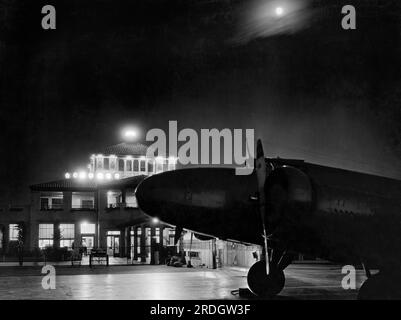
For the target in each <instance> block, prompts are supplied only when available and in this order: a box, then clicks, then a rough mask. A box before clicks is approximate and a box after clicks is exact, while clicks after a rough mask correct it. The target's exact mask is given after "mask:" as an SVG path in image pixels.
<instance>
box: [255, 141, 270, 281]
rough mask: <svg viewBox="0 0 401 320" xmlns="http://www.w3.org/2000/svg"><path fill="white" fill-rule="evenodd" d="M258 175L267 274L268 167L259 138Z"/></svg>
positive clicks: (257, 149)
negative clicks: (265, 188)
mask: <svg viewBox="0 0 401 320" xmlns="http://www.w3.org/2000/svg"><path fill="white" fill-rule="evenodd" d="M255 170H256V177H257V181H258V199H259V212H260V216H261V219H262V229H263V240H264V244H265V257H266V274H267V275H268V274H269V273H270V267H269V261H270V259H269V250H268V249H267V226H266V219H265V210H266V199H265V192H264V187H265V181H266V175H267V168H266V162H265V155H264V152H263V146H262V141H261V140H260V139H258V142H257V144H256V160H255Z"/></svg>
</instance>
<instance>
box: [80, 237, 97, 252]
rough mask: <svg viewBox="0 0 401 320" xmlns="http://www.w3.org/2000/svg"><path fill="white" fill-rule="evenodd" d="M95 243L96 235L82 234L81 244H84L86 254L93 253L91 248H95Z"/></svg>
mask: <svg viewBox="0 0 401 320" xmlns="http://www.w3.org/2000/svg"><path fill="white" fill-rule="evenodd" d="M94 244H95V237H94V236H88V235H83V236H81V246H82V249H83V254H84V255H87V254H90V253H91V250H92V249H93V246H94Z"/></svg>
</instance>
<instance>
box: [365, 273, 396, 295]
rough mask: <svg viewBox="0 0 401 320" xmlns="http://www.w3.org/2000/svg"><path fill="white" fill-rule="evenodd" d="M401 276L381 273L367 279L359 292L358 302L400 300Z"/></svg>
mask: <svg viewBox="0 0 401 320" xmlns="http://www.w3.org/2000/svg"><path fill="white" fill-rule="evenodd" d="M400 299H401V276H400V275H394V274H388V273H385V274H383V273H382V272H379V273H378V274H375V275H373V276H371V277H370V278H369V279H367V280H366V281H365V282H364V283H363V284H362V286H361V288H360V289H359V292H358V300H400Z"/></svg>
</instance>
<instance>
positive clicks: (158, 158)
mask: <svg viewBox="0 0 401 320" xmlns="http://www.w3.org/2000/svg"><path fill="white" fill-rule="evenodd" d="M163 160H164V159H163V157H160V156H158V157H156V161H158V162H161V161H163Z"/></svg>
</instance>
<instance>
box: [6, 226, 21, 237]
mask: <svg viewBox="0 0 401 320" xmlns="http://www.w3.org/2000/svg"><path fill="white" fill-rule="evenodd" d="M8 230H9V231H8V234H9V237H8V239H9V240H10V241H17V240H18V233H19V228H18V224H16V223H12V224H10V225H9V229H8Z"/></svg>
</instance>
